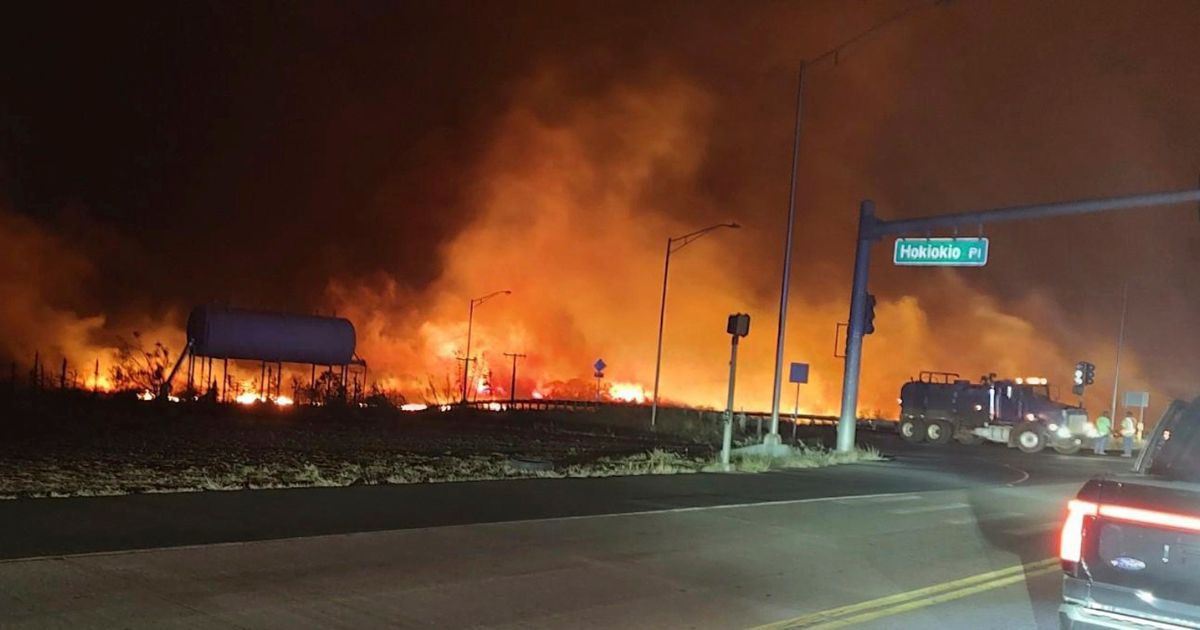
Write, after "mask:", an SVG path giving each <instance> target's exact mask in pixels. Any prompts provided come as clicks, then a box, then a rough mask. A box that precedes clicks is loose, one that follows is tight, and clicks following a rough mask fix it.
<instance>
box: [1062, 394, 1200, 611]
mask: <svg viewBox="0 0 1200 630" xmlns="http://www.w3.org/2000/svg"><path fill="white" fill-rule="evenodd" d="M1060 547H1061V548H1060V554H1059V555H1060V557H1061V559H1062V567H1063V571H1064V573H1065V575H1064V577H1063V603H1062V606H1061V607H1060V608H1059V622H1060V624H1061V626H1062V627H1063V628H1072V629H1074V628H1200V398H1197V399H1196V400H1195V401H1193V402H1191V403H1183V402H1178V401H1177V402H1175V403H1173V404H1172V405H1171V407H1170V408H1169V409H1168V410H1167V412H1166V413H1165V414H1163V417H1162V419H1161V420H1160V421H1159V423H1158V425H1157V426H1156V427H1155V429H1154V432H1153V435H1152V436H1151V438H1150V440H1149V442H1148V443H1147V444H1146V448H1145V450H1143V451H1142V454H1141V455H1140V456H1139V457H1138V459H1137V461H1136V463H1135V464H1134V468H1133V470H1132V471H1131V472H1130V473H1127V474H1121V475H1113V476H1105V477H1098V478H1095V479H1092V480H1091V481H1088V482H1087V484H1085V485H1084V486H1083V489H1082V490H1080V491H1079V494H1078V495H1077V497H1076V498H1075V499H1074V500H1072V501H1071V502H1070V504H1069V505H1068V514H1067V518H1066V522H1065V523H1064V525H1063V531H1062V539H1061V542H1060Z"/></svg>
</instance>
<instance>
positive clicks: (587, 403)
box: [457, 398, 895, 430]
mask: <svg viewBox="0 0 1200 630" xmlns="http://www.w3.org/2000/svg"><path fill="white" fill-rule="evenodd" d="M457 406H465V407H467V408H471V409H479V410H482V411H566V412H572V413H595V412H597V411H600V410H603V409H610V408H617V409H647V413H648V412H649V408H648V406H647V405H645V404H638V403H625V402H612V401H594V400H550V399H541V398H536V399H529V400H487V401H483V400H476V401H470V402H467V403H466V404H465V405H457ZM660 409H662V410H664V411H665V410H678V411H684V412H700V413H712V414H718V415H719V414H721V413H723V412H722V411H721V410H719V409H700V408H694V407H660ZM733 415H734V419H735V420H736V421H738V422H744V423H746V424H747V425H748V424H749V423H750V422H752V421H753V422H757V423H763V424H766V423H768V422H770V419H771V414H770V412H766V411H739V412H736V413H734V414H733ZM838 420H839V418H838V416H833V415H825V414H811V413H802V414H796V415H793V414H790V413H789V414H780V415H779V422H780V423H781V424H786V425H791V424H793V423H796V424H798V425H799V426H836V425H837V423H838ZM894 425H895V422H894V421H892V420H884V419H879V418H859V419H858V426H859V428H862V429H867V430H877V429H880V428H890V427H892V426H894Z"/></svg>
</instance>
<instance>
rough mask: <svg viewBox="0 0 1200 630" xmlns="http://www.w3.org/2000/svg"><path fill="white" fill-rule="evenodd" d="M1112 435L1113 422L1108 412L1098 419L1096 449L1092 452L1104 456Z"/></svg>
mask: <svg viewBox="0 0 1200 630" xmlns="http://www.w3.org/2000/svg"><path fill="white" fill-rule="evenodd" d="M1111 435H1112V420H1111V419H1110V418H1109V417H1108V412H1107V411H1105V412H1102V413H1101V414H1100V417H1099V418H1096V447H1095V448H1094V449H1092V452H1094V453H1096V454H1097V455H1103V454H1104V450H1105V449H1106V448H1108V438H1109V436H1111Z"/></svg>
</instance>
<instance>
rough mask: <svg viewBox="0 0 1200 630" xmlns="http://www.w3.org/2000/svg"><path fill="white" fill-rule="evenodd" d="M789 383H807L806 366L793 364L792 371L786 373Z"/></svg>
mask: <svg viewBox="0 0 1200 630" xmlns="http://www.w3.org/2000/svg"><path fill="white" fill-rule="evenodd" d="M788 382H789V383H807V382H808V364H807V363H793V364H792V369H791V370H790V371H789V372H788Z"/></svg>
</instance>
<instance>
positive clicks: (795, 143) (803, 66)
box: [764, 62, 808, 444]
mask: <svg viewBox="0 0 1200 630" xmlns="http://www.w3.org/2000/svg"><path fill="white" fill-rule="evenodd" d="M807 71H808V64H807V63H806V62H801V63H800V82H799V86H798V87H797V88H796V130H795V132H794V134H793V136H792V181H791V185H790V186H789V187H788V218H787V233H786V235H785V236H784V240H783V286H782V287H781V288H780V290H779V330H778V332H777V333H776V335H775V380H774V381H772V384H771V431H770V432H769V433H768V434H767V437H766V438H765V440H764V442H766V443H770V444H779V443H780V442H781V440H780V438H779V396H780V393H781V391H780V390H781V388H782V387H783V339H784V332H785V329H786V328H787V309H788V290H789V288H790V287H791V282H792V232H793V231H794V230H795V225H796V171H797V170H799V169H798V167H799V161H800V124H801V122H803V120H804V118H803V114H804V109H803V108H804V77H805V75H806V74H807Z"/></svg>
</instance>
